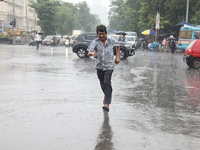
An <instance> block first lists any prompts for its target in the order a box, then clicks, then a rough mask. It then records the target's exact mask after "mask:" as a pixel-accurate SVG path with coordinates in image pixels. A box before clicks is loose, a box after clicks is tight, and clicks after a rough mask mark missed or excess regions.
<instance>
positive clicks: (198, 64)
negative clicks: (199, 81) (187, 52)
mask: <svg viewBox="0 0 200 150" xmlns="http://www.w3.org/2000/svg"><path fill="white" fill-rule="evenodd" d="M191 65H192V68H195V69H199V68H200V59H199V58H195V59H194V60H193V61H192V64H191Z"/></svg>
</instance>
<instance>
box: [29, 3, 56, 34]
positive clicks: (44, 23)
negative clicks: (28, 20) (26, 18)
mask: <svg viewBox="0 0 200 150" xmlns="http://www.w3.org/2000/svg"><path fill="white" fill-rule="evenodd" d="M29 2H30V5H29V6H30V7H32V8H34V9H35V11H36V13H37V17H38V18H39V21H38V22H37V24H38V25H39V26H40V27H41V30H42V31H43V32H44V33H45V34H56V27H57V26H58V22H57V21H56V16H57V14H56V13H57V8H58V6H59V4H60V3H59V1H58V0H36V1H34V0H29Z"/></svg>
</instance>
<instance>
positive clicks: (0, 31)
mask: <svg viewBox="0 0 200 150" xmlns="http://www.w3.org/2000/svg"><path fill="white" fill-rule="evenodd" d="M0 34H6V35H7V34H8V32H6V31H2V30H0Z"/></svg>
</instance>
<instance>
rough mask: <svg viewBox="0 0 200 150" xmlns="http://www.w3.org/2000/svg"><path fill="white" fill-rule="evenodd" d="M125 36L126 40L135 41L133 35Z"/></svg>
mask: <svg viewBox="0 0 200 150" xmlns="http://www.w3.org/2000/svg"><path fill="white" fill-rule="evenodd" d="M126 38H127V41H135V38H134V37H126Z"/></svg>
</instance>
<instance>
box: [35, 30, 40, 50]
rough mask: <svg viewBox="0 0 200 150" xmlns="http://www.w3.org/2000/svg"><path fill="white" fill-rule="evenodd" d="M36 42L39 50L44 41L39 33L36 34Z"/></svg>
mask: <svg viewBox="0 0 200 150" xmlns="http://www.w3.org/2000/svg"><path fill="white" fill-rule="evenodd" d="M35 41H36V48H37V49H38V48H39V44H40V43H41V41H42V38H41V36H40V35H39V34H38V33H37V32H36V35H35Z"/></svg>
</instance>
